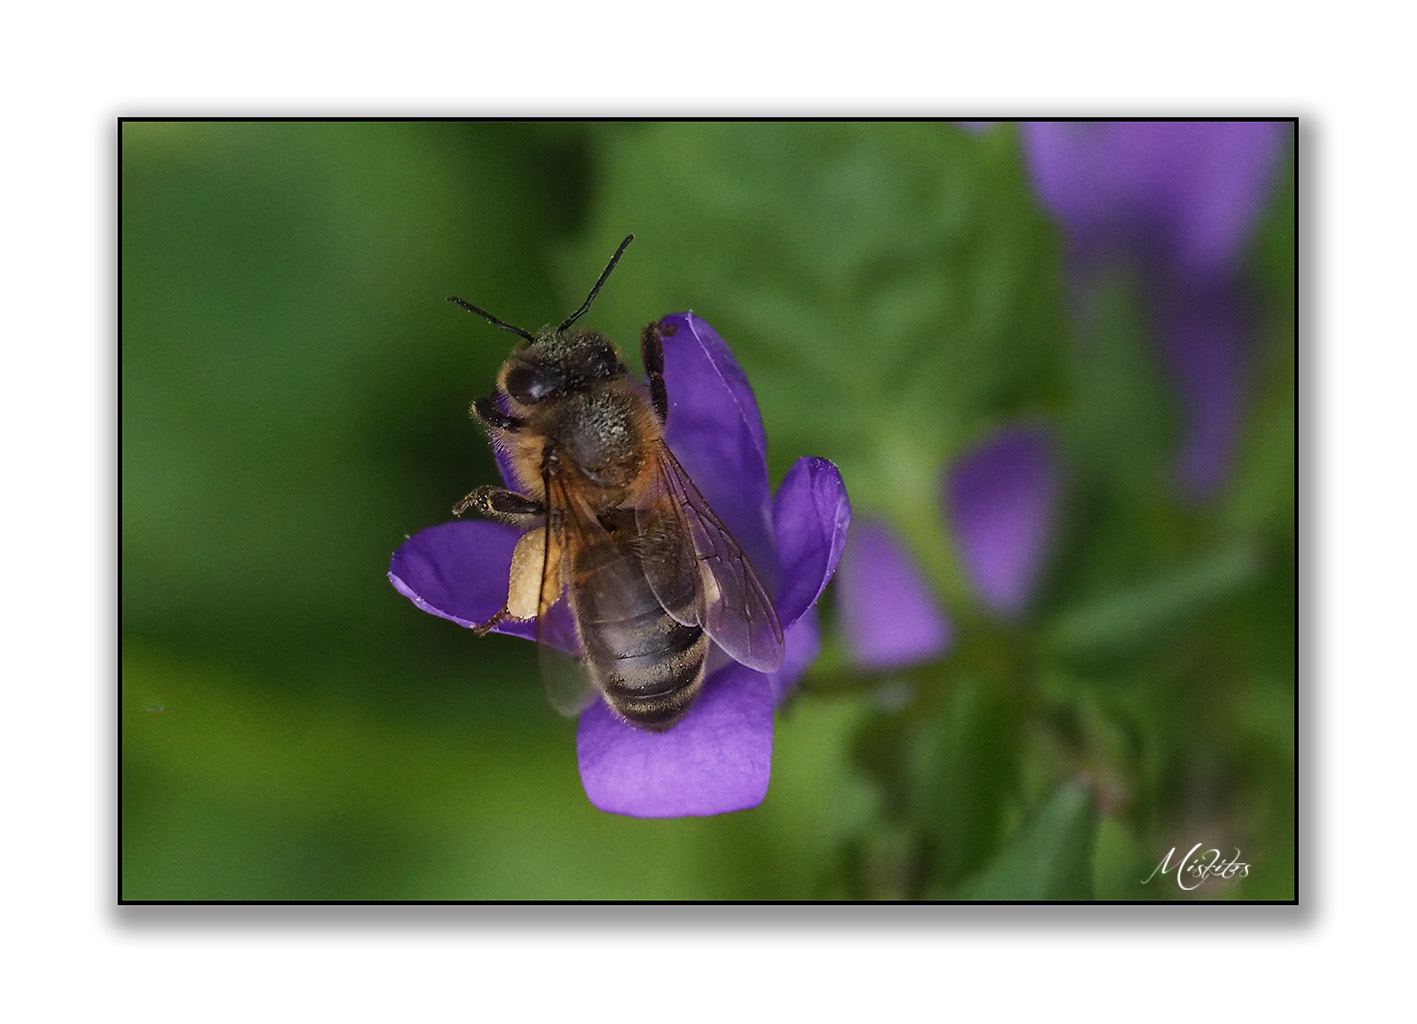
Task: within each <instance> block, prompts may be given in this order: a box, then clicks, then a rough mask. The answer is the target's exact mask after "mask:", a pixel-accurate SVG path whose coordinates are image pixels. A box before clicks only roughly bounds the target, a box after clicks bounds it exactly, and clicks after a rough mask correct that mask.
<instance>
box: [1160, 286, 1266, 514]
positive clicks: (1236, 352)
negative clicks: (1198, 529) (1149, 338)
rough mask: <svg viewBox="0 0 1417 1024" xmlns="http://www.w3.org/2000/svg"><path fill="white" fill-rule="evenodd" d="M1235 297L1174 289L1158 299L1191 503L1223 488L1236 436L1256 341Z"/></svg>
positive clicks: (1228, 292)
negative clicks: (1179, 416)
mask: <svg viewBox="0 0 1417 1024" xmlns="http://www.w3.org/2000/svg"><path fill="white" fill-rule="evenodd" d="M1235 291H1236V290H1235V289H1234V288H1231V287H1226V286H1219V287H1211V286H1207V285H1197V286H1191V287H1186V286H1181V285H1178V286H1177V287H1176V288H1175V289H1174V290H1173V291H1172V292H1171V293H1169V294H1168V295H1167V296H1165V297H1164V298H1163V299H1162V302H1163V309H1162V311H1161V318H1160V319H1161V323H1162V335H1163V337H1162V349H1163V352H1164V355H1165V358H1166V361H1167V363H1168V364H1169V366H1170V369H1171V377H1172V380H1173V381H1174V382H1175V385H1176V390H1177V392H1178V393H1179V395H1180V398H1181V408H1182V415H1183V422H1182V436H1181V452H1180V458H1179V463H1180V464H1179V467H1178V476H1179V477H1180V481H1181V485H1182V487H1183V488H1184V489H1185V490H1186V491H1187V492H1188V493H1189V494H1190V495H1191V496H1192V497H1196V498H1200V497H1204V496H1206V495H1208V494H1211V493H1213V492H1214V491H1215V490H1216V489H1217V488H1218V487H1219V486H1220V485H1221V484H1222V483H1223V482H1224V480H1225V478H1226V476H1227V474H1228V471H1229V468H1230V462H1231V456H1232V455H1233V454H1234V450H1235V439H1236V436H1237V435H1238V433H1239V429H1240V419H1241V413H1242V409H1243V405H1244V399H1245V378H1246V376H1247V373H1246V371H1247V370H1248V364H1249V358H1250V351H1251V345H1252V341H1253V339H1252V337H1251V331H1250V330H1249V326H1250V325H1249V324H1248V323H1247V317H1246V312H1245V309H1244V306H1243V303H1242V302H1241V301H1240V300H1239V298H1238V296H1237V295H1236V294H1235Z"/></svg>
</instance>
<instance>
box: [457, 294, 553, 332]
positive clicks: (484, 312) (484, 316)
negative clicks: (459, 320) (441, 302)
mask: <svg viewBox="0 0 1417 1024" xmlns="http://www.w3.org/2000/svg"><path fill="white" fill-rule="evenodd" d="M448 301H449V302H452V303H456V304H457V305H459V306H461V307H462V308H463V309H465V310H467V311H468V312H469V313H476V314H477V315H478V316H480V317H482V319H484V320H487V321H490V322H491V323H493V324H495V325H496V326H497V327H500V328H501V329H502V330H504V331H511V332H512V333H513V334H519V335H521V336H522V337H523V338H525V339H526V340H527V341H535V340H536V338H535V336H534V335H531V334H528V333H527V332H526V331H524V330H522V329H521V328H520V327H513V326H512V325H511V324H504V323H503V322H502V321H500V320H498V319H497V318H496V317H495V316H493V315H492V314H491V313H489V312H487V310H485V309H478V308H477V307H476V306H474V305H473V304H472V303H471V302H468V301H467V300H466V299H460V298H458V297H457V296H456V295H449V296H448Z"/></svg>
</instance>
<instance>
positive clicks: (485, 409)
mask: <svg viewBox="0 0 1417 1024" xmlns="http://www.w3.org/2000/svg"><path fill="white" fill-rule="evenodd" d="M472 414H473V415H474V416H476V417H477V418H478V419H480V420H481V421H482V422H483V423H485V424H487V426H489V427H491V428H493V429H494V430H511V431H517V430H520V429H521V428H522V427H524V426H526V421H525V420H519V419H517V418H516V417H515V416H508V415H507V414H506V413H504V412H503V411H502V410H501V409H499V408H497V399H496V398H495V397H493V396H489V397H487V398H479V399H478V400H477V401H475V402H473V403H472Z"/></svg>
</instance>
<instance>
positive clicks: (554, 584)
mask: <svg viewBox="0 0 1417 1024" xmlns="http://www.w3.org/2000/svg"><path fill="white" fill-rule="evenodd" d="M547 484H548V486H547V488H546V502H547V516H546V522H545V523H544V525H543V526H542V527H541V529H542V531H543V541H542V566H541V588H540V598H539V600H538V604H537V606H538V607H539V608H540V609H541V610H540V612H539V614H538V615H537V616H536V658H537V667H538V669H539V670H540V673H541V683H542V686H543V687H544V688H545V689H546V696H547V698H548V699H549V700H550V701H551V706H552V707H554V708H555V709H556V710H557V711H559V712H560V713H561V714H563V715H565V716H566V717H568V718H574V717H575V716H576V715H579V714H580V713H581V712H582V711H584V710H585V709H586V708H587V707H589V706H590V704H591V703H592V702H593V701H594V700H595V697H596V693H597V691H596V688H595V685H594V684H593V683H592V682H591V679H590V674H589V673H588V672H587V671H586V668H585V665H584V664H583V662H582V661H581V656H582V648H581V641H580V635H579V633H578V632H577V630H576V618H575V615H574V614H573V613H572V611H571V603H570V596H569V593H568V583H569V581H570V579H571V568H572V567H571V559H572V551H573V544H574V543H575V538H573V537H571V536H570V535H569V534H568V532H567V531H568V530H571V529H576V528H577V527H576V524H579V523H580V522H581V517H578V516H576V515H575V512H574V508H573V507H572V506H571V504H570V502H569V501H568V500H567V498H566V493H565V487H564V485H562V484H561V483H560V482H559V481H556V480H554V479H553V478H548V480H547Z"/></svg>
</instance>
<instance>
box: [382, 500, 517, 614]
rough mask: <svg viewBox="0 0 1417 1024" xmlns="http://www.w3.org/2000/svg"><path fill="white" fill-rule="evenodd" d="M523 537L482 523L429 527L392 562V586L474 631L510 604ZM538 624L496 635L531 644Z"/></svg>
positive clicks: (429, 608) (390, 563)
mask: <svg viewBox="0 0 1417 1024" xmlns="http://www.w3.org/2000/svg"><path fill="white" fill-rule="evenodd" d="M520 537H521V532H520V531H519V530H517V529H515V528H513V527H510V526H504V525H502V524H501V523H489V522H486V521H482V520H476V521H470V522H465V523H443V524H442V525H441V526H430V527H429V528H428V529H426V530H422V531H420V532H419V533H416V534H414V535H413V537H411V538H410V539H409V540H407V541H405V542H404V543H403V545H402V546H400V547H399V549H398V550H397V551H395V552H394V557H393V559H392V560H391V561H390V562H389V582H390V583H392V584H393V585H394V588H395V589H396V590H397V591H398V592H399V593H400V594H402V595H403V596H404V597H406V598H408V599H409V600H410V601H412V602H413V603H414V604H416V605H417V606H418V607H419V608H422V609H423V610H424V611H425V612H430V613H431V614H433V615H438V616H441V617H442V618H445V619H451V620H452V621H453V622H456V623H457V624H458V625H460V626H468V627H471V626H475V625H478V624H480V623H483V622H486V621H488V620H489V619H491V618H492V616H494V615H496V614H497V612H498V611H499V610H500V609H501V607H502V605H503V604H505V603H506V601H507V577H508V576H509V574H510V573H511V567H512V551H513V549H515V548H516V546H517V540H518V538H520ZM534 629H535V623H533V622H531V621H526V622H505V623H503V624H502V625H499V626H498V627H496V630H495V632H498V633H506V634H508V635H509V636H520V637H525V638H527V639H530V638H531V637H532V634H533V631H534Z"/></svg>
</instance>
